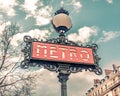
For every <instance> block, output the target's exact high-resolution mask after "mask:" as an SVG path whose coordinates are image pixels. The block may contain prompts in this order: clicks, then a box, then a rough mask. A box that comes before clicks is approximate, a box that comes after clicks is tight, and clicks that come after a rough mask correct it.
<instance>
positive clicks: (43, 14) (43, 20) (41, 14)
mask: <svg viewBox="0 0 120 96" xmlns="http://www.w3.org/2000/svg"><path fill="white" fill-rule="evenodd" d="M51 12H52V8H51V7H49V6H45V7H44V8H41V9H40V10H38V11H37V12H36V15H35V16H34V18H35V19H36V25H47V24H49V23H50V20H51Z"/></svg>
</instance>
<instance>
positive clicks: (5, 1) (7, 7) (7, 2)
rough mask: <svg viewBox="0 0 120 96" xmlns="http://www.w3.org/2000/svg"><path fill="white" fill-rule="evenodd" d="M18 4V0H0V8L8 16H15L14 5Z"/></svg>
mask: <svg viewBox="0 0 120 96" xmlns="http://www.w3.org/2000/svg"><path fill="white" fill-rule="evenodd" d="M16 5H17V2H16V0H0V10H1V11H2V12H4V13H6V14H7V15H8V16H15V15H16V12H15V9H14V7H15V6H16Z"/></svg>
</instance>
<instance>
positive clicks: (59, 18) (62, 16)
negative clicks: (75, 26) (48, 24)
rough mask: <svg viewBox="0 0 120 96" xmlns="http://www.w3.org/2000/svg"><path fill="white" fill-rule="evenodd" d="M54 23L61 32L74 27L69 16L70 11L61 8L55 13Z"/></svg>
mask: <svg viewBox="0 0 120 96" xmlns="http://www.w3.org/2000/svg"><path fill="white" fill-rule="evenodd" d="M52 25H53V26H54V28H55V30H56V31H57V32H58V33H59V34H64V33H65V32H67V31H68V30H70V28H71V27H72V22H71V19H70V17H69V13H68V11H66V10H64V9H63V8H61V9H60V10H58V11H57V12H56V13H55V16H54V18H53V20H52Z"/></svg>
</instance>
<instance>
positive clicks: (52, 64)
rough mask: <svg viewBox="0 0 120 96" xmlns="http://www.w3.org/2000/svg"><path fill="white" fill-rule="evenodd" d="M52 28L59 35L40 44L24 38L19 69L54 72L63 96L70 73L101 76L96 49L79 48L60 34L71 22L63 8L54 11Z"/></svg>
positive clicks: (68, 27)
mask: <svg viewBox="0 0 120 96" xmlns="http://www.w3.org/2000/svg"><path fill="white" fill-rule="evenodd" d="M52 25H53V27H54V29H55V30H56V31H57V32H58V33H59V37H57V38H52V39H49V40H47V41H44V42H43V41H38V40H37V39H36V38H31V37H30V36H25V37H24V42H25V47H24V49H23V50H22V52H23V53H24V60H23V61H22V62H21V68H29V67H35V66H39V67H44V68H45V69H48V70H49V71H55V72H57V73H58V79H59V82H60V83H61V96H67V80H68V77H69V75H70V74H71V73H77V72H82V70H86V71H87V70H88V71H90V72H95V73H96V74H97V75H101V74H102V69H101V68H100V67H99V60H100V58H99V56H98V55H97V49H98V46H97V45H96V44H92V45H87V46H82V45H78V44H77V43H75V42H73V41H70V40H68V39H67V38H65V35H64V34H65V32H67V31H68V30H70V28H71V27H72V23H71V19H70V17H69V13H68V11H66V10H64V9H63V8H61V9H60V10H58V11H56V12H55V16H54V18H53V19H52Z"/></svg>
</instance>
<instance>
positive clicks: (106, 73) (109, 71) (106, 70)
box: [105, 69, 113, 76]
mask: <svg viewBox="0 0 120 96" xmlns="http://www.w3.org/2000/svg"><path fill="white" fill-rule="evenodd" d="M111 72H113V70H108V69H105V75H106V76H108V75H109V74H110V73H111Z"/></svg>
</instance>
